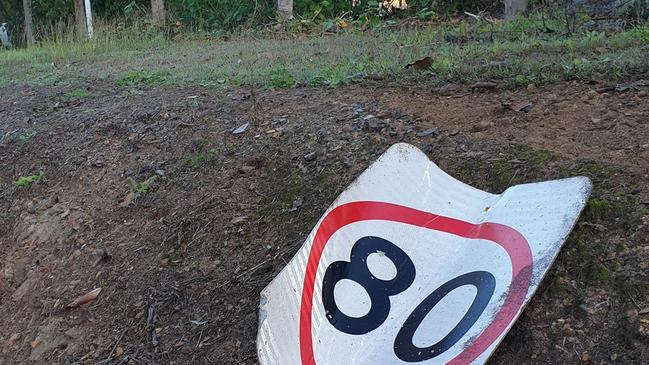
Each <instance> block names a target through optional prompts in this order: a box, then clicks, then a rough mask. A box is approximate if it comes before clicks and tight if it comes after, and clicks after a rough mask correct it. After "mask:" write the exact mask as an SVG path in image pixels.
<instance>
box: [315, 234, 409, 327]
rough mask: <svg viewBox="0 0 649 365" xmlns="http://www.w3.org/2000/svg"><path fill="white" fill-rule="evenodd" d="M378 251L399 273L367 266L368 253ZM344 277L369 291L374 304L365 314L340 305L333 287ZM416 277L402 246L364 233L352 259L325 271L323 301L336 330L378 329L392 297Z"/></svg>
mask: <svg viewBox="0 0 649 365" xmlns="http://www.w3.org/2000/svg"><path fill="white" fill-rule="evenodd" d="M379 252H381V253H383V254H385V256H386V257H387V258H389V259H390V260H391V261H392V263H393V264H394V266H395V267H396V268H397V274H396V276H395V277H394V278H392V279H391V280H381V279H379V278H377V277H375V276H374V275H372V273H371V272H370V270H369V268H368V267H367V257H368V256H369V255H371V254H373V253H379ZM342 279H349V280H352V281H354V282H356V283H358V284H360V285H361V286H362V287H363V288H364V289H365V290H366V291H367V294H368V295H369V297H370V300H371V307H370V310H369V312H368V313H367V314H365V315H364V316H362V317H350V316H347V315H346V314H345V313H343V312H342V311H340V309H339V308H338V305H337V304H336V299H335V298H334V288H335V287H336V284H337V283H338V282H339V281H340V280H342ZM414 280H415V265H414V264H413V262H412V260H410V257H408V255H407V254H406V253H405V252H403V250H401V249H400V248H399V247H397V246H396V245H395V244H393V243H392V242H390V241H388V240H385V239H383V238H379V237H374V236H367V237H363V238H361V239H359V240H358V241H356V243H354V246H353V247H352V251H351V257H350V261H349V262H346V261H336V262H334V263H332V264H331V265H329V267H327V270H326V271H325V274H324V280H323V282H322V301H323V305H324V308H325V314H326V317H327V320H328V321H329V323H331V325H332V326H334V327H335V328H336V329H337V330H339V331H341V332H344V333H347V334H351V335H363V334H365V333H368V332H370V331H372V330H375V329H376V328H378V327H379V326H381V324H383V322H385V320H386V318H388V315H389V314H390V297H391V296H393V295H397V294H399V293H401V292H403V291H404V290H406V289H407V288H408V287H409V286H410V285H412V283H413V281H414Z"/></svg>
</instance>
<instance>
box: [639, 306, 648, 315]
mask: <svg viewBox="0 0 649 365" xmlns="http://www.w3.org/2000/svg"><path fill="white" fill-rule="evenodd" d="M638 314H649V307H647V308H645V309H641V310H640V311H639V312H638Z"/></svg>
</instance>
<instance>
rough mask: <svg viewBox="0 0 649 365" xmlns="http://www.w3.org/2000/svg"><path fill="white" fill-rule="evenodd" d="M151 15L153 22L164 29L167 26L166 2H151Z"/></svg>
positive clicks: (158, 0) (156, 0) (155, 0)
mask: <svg viewBox="0 0 649 365" xmlns="http://www.w3.org/2000/svg"><path fill="white" fill-rule="evenodd" d="M151 14H153V21H154V22H155V23H156V24H157V25H158V26H159V27H164V26H165V25H166V24H167V14H166V12H165V2H164V0H151Z"/></svg>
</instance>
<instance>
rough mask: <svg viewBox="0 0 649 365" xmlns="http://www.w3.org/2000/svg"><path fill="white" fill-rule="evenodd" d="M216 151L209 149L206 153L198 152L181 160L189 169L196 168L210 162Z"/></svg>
mask: <svg viewBox="0 0 649 365" xmlns="http://www.w3.org/2000/svg"><path fill="white" fill-rule="evenodd" d="M216 152H217V151H216V150H215V149H210V150H209V151H207V152H199V153H194V154H190V155H187V156H185V158H184V159H183V164H184V165H185V166H188V167H190V168H193V169H195V168H197V167H200V166H201V165H203V164H205V163H207V162H209V161H211V160H212V159H214V157H215V156H216Z"/></svg>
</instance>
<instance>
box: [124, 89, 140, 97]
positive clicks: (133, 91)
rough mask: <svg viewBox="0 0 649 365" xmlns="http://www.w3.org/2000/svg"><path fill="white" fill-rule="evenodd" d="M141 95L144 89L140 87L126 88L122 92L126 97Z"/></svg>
mask: <svg viewBox="0 0 649 365" xmlns="http://www.w3.org/2000/svg"><path fill="white" fill-rule="evenodd" d="M142 95H144V91H142V90H140V89H128V90H126V91H125V92H124V96H126V97H132V96H142Z"/></svg>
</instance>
